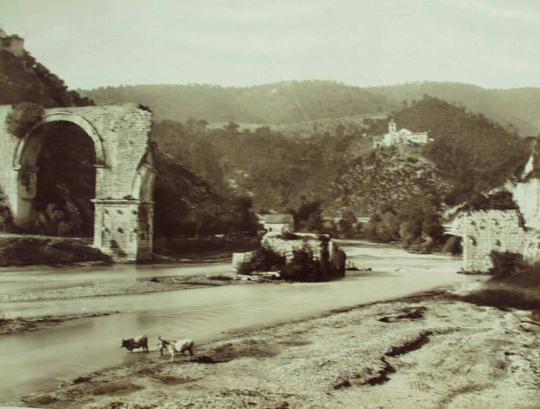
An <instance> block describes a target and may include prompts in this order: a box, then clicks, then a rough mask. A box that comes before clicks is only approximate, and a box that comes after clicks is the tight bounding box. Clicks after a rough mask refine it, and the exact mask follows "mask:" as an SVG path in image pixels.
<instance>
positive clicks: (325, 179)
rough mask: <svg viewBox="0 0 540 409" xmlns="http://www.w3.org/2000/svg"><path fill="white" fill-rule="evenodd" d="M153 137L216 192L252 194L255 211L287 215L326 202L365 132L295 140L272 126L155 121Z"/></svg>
mask: <svg viewBox="0 0 540 409" xmlns="http://www.w3.org/2000/svg"><path fill="white" fill-rule="evenodd" d="M153 138H154V140H155V142H156V143H157V145H158V147H159V149H160V150H162V151H164V152H167V153H168V154H170V155H171V157H172V158H173V159H174V160H175V161H177V162H178V163H179V164H181V165H182V166H184V167H185V168H187V169H189V170H190V171H191V172H193V173H195V174H196V175H197V176H199V177H201V178H203V179H205V180H206V181H208V182H209V183H210V184H211V185H212V186H213V187H214V188H215V189H216V190H217V191H219V192H225V191H227V190H230V189H232V190H234V191H235V192H238V193H239V194H241V195H246V196H251V197H252V198H253V202H254V208H255V210H256V211H261V212H263V211H268V210H275V211H287V210H288V209H290V208H298V207H299V206H300V205H301V203H302V202H303V201H305V200H308V201H313V200H317V199H319V200H324V199H325V198H327V197H328V196H329V191H330V186H331V184H332V182H333V181H334V180H335V179H336V177H337V175H339V174H340V173H342V172H343V171H344V169H345V168H346V166H347V162H346V160H344V157H345V156H346V154H347V150H348V147H349V146H350V145H351V144H352V143H353V142H354V141H357V140H360V139H362V138H363V136H362V134H361V129H358V128H355V129H352V130H350V131H349V132H345V131H343V130H339V132H338V133H337V134H333V135H331V134H324V135H319V134H316V135H314V136H313V137H311V138H307V139H292V138H288V137H286V136H284V135H283V134H281V133H279V132H276V131H273V130H271V129H270V128H268V127H261V128H257V129H255V130H253V131H252V130H249V129H243V130H240V129H239V126H238V124H235V123H229V124H227V125H225V126H223V127H220V128H210V127H209V126H208V123H207V122H206V121H202V120H189V121H187V122H185V123H177V122H172V121H161V122H157V123H156V124H155V125H154V127H153Z"/></svg>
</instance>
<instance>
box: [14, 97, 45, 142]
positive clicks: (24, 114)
mask: <svg viewBox="0 0 540 409" xmlns="http://www.w3.org/2000/svg"><path fill="white" fill-rule="evenodd" d="M43 113H44V109H43V107H42V106H41V105H39V104H35V103H33V102H22V103H20V104H17V105H14V106H13V110H12V111H11V112H10V113H9V115H8V117H7V119H6V121H7V125H8V130H9V131H10V132H11V133H12V134H13V135H15V136H16V137H18V138H24V136H25V135H26V134H27V133H28V132H30V130H31V129H32V127H33V126H35V125H36V124H37V123H39V121H40V120H41V117H42V116H43Z"/></svg>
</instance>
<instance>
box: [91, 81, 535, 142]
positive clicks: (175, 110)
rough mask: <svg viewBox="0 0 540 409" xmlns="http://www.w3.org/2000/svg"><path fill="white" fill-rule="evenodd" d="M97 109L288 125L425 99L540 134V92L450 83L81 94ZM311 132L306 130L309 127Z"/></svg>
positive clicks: (161, 88)
mask: <svg viewBox="0 0 540 409" xmlns="http://www.w3.org/2000/svg"><path fill="white" fill-rule="evenodd" d="M80 92H81V94H83V95H86V96H88V97H90V98H92V99H94V100H95V101H96V102H97V103H98V104H109V103H122V102H139V103H142V104H145V105H148V106H150V107H151V108H152V109H153V111H154V112H155V115H156V119H157V120H160V119H171V120H175V121H185V120H187V119H188V118H195V119H205V120H207V121H209V122H229V121H233V122H237V123H254V124H266V125H269V124H270V125H277V124H290V123H296V122H305V121H314V120H318V119H324V118H342V117H347V116H349V117H350V116H355V115H356V116H360V117H362V116H366V115H374V114H381V113H388V112H391V111H394V110H396V109H400V108H401V107H402V105H403V102H404V101H408V102H412V101H413V100H418V99H421V98H422V97H423V95H424V94H427V95H430V96H434V97H437V98H441V99H444V100H447V101H449V102H451V103H454V104H457V105H462V106H463V107H465V108H466V109H467V110H469V111H473V112H479V113H482V114H484V115H485V116H487V117H488V118H490V119H491V120H493V121H497V122H499V123H500V124H502V125H503V126H504V127H505V128H508V129H511V126H510V124H512V125H513V126H514V127H516V128H517V129H518V131H519V133H520V134H521V136H535V135H537V134H538V133H540V112H539V111H538V109H537V107H538V106H540V88H516V89H507V90H504V89H500V90H499V89H485V88H481V87H478V86H475V85H468V84H462V83H451V82H418V83H408V84H404V85H392V86H385V87H371V88H361V87H353V86H348V85H344V84H341V83H337V82H332V81H301V82H296V81H293V82H281V83H276V84H266V85H260V86H253V87H244V88H232V87H229V88H226V87H219V86H214V85H137V86H121V87H105V88H98V89H94V90H82V91H80ZM308 127H309V125H308Z"/></svg>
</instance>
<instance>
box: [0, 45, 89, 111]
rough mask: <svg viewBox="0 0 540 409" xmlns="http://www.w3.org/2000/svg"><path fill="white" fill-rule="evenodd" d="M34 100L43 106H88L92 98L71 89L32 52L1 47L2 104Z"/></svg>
mask: <svg viewBox="0 0 540 409" xmlns="http://www.w3.org/2000/svg"><path fill="white" fill-rule="evenodd" d="M18 102H35V103H37V104H40V105H43V106H44V107H47V108H50V107H58V106H86V105H93V101H92V100H90V99H88V98H85V97H81V96H80V95H79V93H78V92H77V91H73V90H71V91H70V90H68V88H67V86H66V85H65V84H64V82H63V81H62V80H61V79H60V78H58V77H57V76H56V75H54V74H53V73H51V72H50V71H49V70H48V69H47V68H46V67H45V66H44V65H42V64H40V63H39V62H37V61H36V59H35V58H34V57H32V56H31V55H30V54H29V53H27V52H25V54H24V55H23V56H21V57H16V56H15V55H13V54H11V53H10V52H8V51H5V50H0V105H1V104H16V103H18Z"/></svg>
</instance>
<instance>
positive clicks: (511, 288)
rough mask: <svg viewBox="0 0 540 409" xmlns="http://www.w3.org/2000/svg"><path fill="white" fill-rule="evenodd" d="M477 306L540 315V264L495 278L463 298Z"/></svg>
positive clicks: (524, 267)
mask: <svg viewBox="0 0 540 409" xmlns="http://www.w3.org/2000/svg"><path fill="white" fill-rule="evenodd" d="M461 299H462V300H464V301H467V302H471V303H473V304H476V305H486V306H490V307H497V308H500V309H508V308H517V309H522V310H531V311H536V315H538V314H539V313H540V264H539V263H537V264H533V265H528V266H523V267H521V268H520V270H519V271H518V272H516V273H514V274H513V275H506V276H503V277H500V276H495V277H493V278H492V279H491V280H489V281H488V282H487V283H486V286H485V287H484V288H483V289H481V290H478V291H474V292H472V293H471V294H468V295H465V296H463V297H461Z"/></svg>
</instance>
